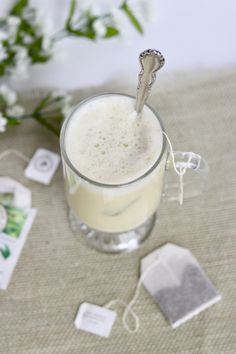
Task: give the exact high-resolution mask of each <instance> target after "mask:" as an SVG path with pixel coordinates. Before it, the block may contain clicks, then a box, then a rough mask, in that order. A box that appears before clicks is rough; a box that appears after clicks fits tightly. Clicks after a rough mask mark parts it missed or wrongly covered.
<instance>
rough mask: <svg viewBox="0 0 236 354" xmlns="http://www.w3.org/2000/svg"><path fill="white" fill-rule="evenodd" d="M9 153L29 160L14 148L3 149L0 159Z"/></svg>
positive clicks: (28, 159)
mask: <svg viewBox="0 0 236 354" xmlns="http://www.w3.org/2000/svg"><path fill="white" fill-rule="evenodd" d="M10 154H14V155H16V156H17V157H19V158H21V159H22V160H24V161H25V162H29V161H30V158H29V157H27V156H26V155H25V154H23V153H22V152H20V151H18V150H15V149H7V150H5V151H3V152H2V153H1V154H0V160H1V159H3V158H4V157H6V156H8V155H10Z"/></svg>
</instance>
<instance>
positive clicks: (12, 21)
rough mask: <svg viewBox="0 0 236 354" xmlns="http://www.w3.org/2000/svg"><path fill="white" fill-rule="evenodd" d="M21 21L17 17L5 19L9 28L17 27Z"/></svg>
mask: <svg viewBox="0 0 236 354" xmlns="http://www.w3.org/2000/svg"><path fill="white" fill-rule="evenodd" d="M20 22H21V20H20V19H19V17H16V16H8V17H7V24H8V26H9V27H18V26H19V24H20Z"/></svg>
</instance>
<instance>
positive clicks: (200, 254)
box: [0, 69, 236, 354]
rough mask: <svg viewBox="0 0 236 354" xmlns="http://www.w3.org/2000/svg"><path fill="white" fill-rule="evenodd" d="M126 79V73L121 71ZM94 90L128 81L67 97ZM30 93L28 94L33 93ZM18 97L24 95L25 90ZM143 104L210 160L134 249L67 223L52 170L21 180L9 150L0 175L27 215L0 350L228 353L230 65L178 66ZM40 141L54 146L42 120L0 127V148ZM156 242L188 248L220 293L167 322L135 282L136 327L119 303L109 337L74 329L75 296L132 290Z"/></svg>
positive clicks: (233, 270) (235, 105)
mask: <svg viewBox="0 0 236 354" xmlns="http://www.w3.org/2000/svg"><path fill="white" fill-rule="evenodd" d="M126 84H127V80H126ZM103 91H113V92H116V91H122V92H125V93H133V94H134V93H135V85H133V86H132V85H130V86H129V87H126V86H125V87H124V85H122V84H116V83H111V84H107V85H104V86H103V87H98V88H93V89H91V90H82V91H79V92H76V93H75V97H76V99H75V102H79V101H80V100H81V99H82V98H84V97H86V96H88V95H90V94H95V93H98V92H103ZM34 100H37V98H34ZM26 101H27V102H28V103H27V104H28V105H30V104H32V100H30V99H29V97H28V98H27V100H26ZM149 103H151V105H153V107H154V108H155V109H157V110H158V112H159V113H160V115H161V117H162V119H163V122H164V125H165V128H166V131H167V132H168V134H169V137H170V138H171V140H172V143H173V146H174V149H175V150H183V151H194V152H196V153H199V154H201V155H202V156H204V157H205V158H206V160H207V161H208V163H209V167H210V174H209V185H208V189H207V191H206V192H205V193H204V195H203V196H201V197H198V198H194V199H189V200H186V201H185V202H184V204H183V206H181V207H180V206H179V205H178V203H177V202H172V203H171V202H165V201H163V202H162V204H161V207H160V210H159V213H158V220H157V223H156V226H155V229H154V231H153V232H152V234H151V236H150V237H149V238H148V239H147V240H146V241H145V243H144V244H143V245H142V247H141V248H139V249H138V250H136V251H135V252H132V253H127V254H123V255H106V254H101V253H98V252H96V251H94V250H92V249H90V248H88V247H87V246H86V245H85V243H84V241H83V240H81V239H80V238H79V237H77V238H76V237H75V236H74V234H73V233H72V232H71V230H70V227H69V224H68V218H67V207H66V201H65V195H64V186H63V178H62V169H61V168H60V169H59V170H58V171H57V173H56V175H55V176H54V178H53V181H52V183H51V184H50V185H49V186H44V185H41V184H39V183H36V182H33V181H30V180H27V179H26V178H25V177H24V174H23V171H24V169H25V167H26V164H25V162H24V161H21V160H20V159H19V158H18V157H16V156H14V155H10V156H8V157H6V158H4V159H3V160H1V161H0V174H1V175H7V176H10V177H12V178H15V179H16V180H18V181H19V182H21V183H23V184H24V185H25V186H27V187H29V188H31V189H32V192H33V206H34V207H36V208H37V211H38V213H37V216H36V219H35V222H34V224H33V227H32V230H31V232H30V234H29V236H28V239H27V242H26V244H25V247H24V249H23V252H22V254H21V257H20V259H19V262H18V264H17V267H16V269H15V272H14V274H13V277H12V280H11V283H10V285H9V287H8V289H7V290H6V291H0V353H2V354H13V353H17V354H44V353H47V354H52V353H53V354H54V353H55V354H62V353H63V354H64V353H68V354H74V353H75V354H78V353H79V354H87V353H89V354H146V353H147V354H234V353H236V331H235V328H236V304H235V301H236V296H235V294H236V260H235V259H236V240H235V237H236V236H235V231H236V217H235V215H236V214H235V213H236V149H235V143H236V70H235V69H228V70H225V71H221V72H218V73H214V72H205V73H204V74H202V75H201V77H198V76H197V75H190V74H188V73H186V74H179V75H174V76H171V75H170V76H168V77H167V78H166V79H165V80H160V81H158V84H156V86H155V88H154V90H153V92H152V95H151V97H150V99H149ZM39 147H44V148H47V149H51V150H53V151H59V144H58V140H57V139H56V138H55V137H53V136H52V134H51V133H50V132H48V131H47V130H45V128H44V127H41V126H39V125H38V124H37V123H35V122H27V123H25V124H23V125H22V126H19V127H13V128H9V129H8V131H7V132H6V133H4V134H1V135H0V151H1V152H2V151H4V150H5V149H9V148H14V149H17V150H18V151H20V152H22V153H24V154H25V155H27V156H29V157H31V156H32V155H33V153H34V151H35V150H36V149H37V148H39ZM166 242H173V243H176V244H178V245H181V246H183V247H186V248H188V249H189V250H190V251H192V252H193V254H194V255H195V257H196V258H197V260H198V261H199V263H200V264H201V265H202V267H203V269H204V270H205V272H206V273H207V275H208V276H209V278H210V279H211V280H212V282H213V283H214V285H215V286H216V288H217V289H218V290H219V291H220V293H221V294H222V301H220V302H219V303H218V304H216V305H214V306H212V307H211V308H209V309H207V310H206V311H204V312H202V313H201V314H199V315H198V316H196V317H194V318H193V319H191V320H190V321H188V322H186V323H185V324H183V325H181V326H180V327H179V328H177V329H172V328H171V326H170V325H169V324H168V323H167V321H166V320H165V318H164V317H163V315H162V313H161V312H160V310H159V308H158V306H157V305H156V304H155V303H154V301H153V299H152V298H151V297H150V295H149V294H148V293H147V292H146V290H145V289H144V288H143V287H142V289H141V292H140V296H139V299H138V301H137V303H136V305H135V307H134V310H135V311H136V313H137V314H138V316H139V318H140V329H139V331H138V333H136V334H129V333H127V332H126V331H125V329H124V328H123V326H122V321H121V314H122V311H123V308H121V307H119V306H118V307H117V312H118V319H117V320H116V322H115V325H114V327H113V330H112V333H111V336H110V338H108V339H104V338H100V337H97V336H95V335H92V334H89V333H86V332H83V331H79V330H76V329H75V327H74V324H73V321H74V318H75V316H76V313H77V310H78V307H79V304H81V303H82V302H84V301H86V302H91V303H94V304H97V305H103V304H104V303H106V302H108V301H110V300H112V299H116V298H120V299H122V300H123V301H125V302H128V301H129V300H130V299H131V297H132V295H133V292H134V289H135V286H136V283H137V280H138V276H139V265H140V260H141V258H142V257H143V256H144V255H146V254H148V253H149V252H150V251H152V250H154V249H155V248H157V247H159V246H160V245H163V244H164V243H166Z"/></svg>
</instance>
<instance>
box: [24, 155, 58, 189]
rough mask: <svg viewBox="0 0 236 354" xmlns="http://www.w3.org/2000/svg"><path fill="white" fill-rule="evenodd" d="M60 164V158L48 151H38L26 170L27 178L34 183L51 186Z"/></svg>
mask: <svg viewBox="0 0 236 354" xmlns="http://www.w3.org/2000/svg"><path fill="white" fill-rule="evenodd" d="M59 163H60V156H59V155H58V154H55V153H54V152H52V151H49V150H46V149H38V150H37V151H36V152H35V154H34V156H33V157H32V159H31V160H30V162H29V164H28V166H27V167H26V170H25V176H26V177H27V178H29V179H32V180H33V181H36V182H40V183H43V184H49V183H50V182H51V180H52V177H53V176H54V174H55V172H56V169H57V167H58V165H59Z"/></svg>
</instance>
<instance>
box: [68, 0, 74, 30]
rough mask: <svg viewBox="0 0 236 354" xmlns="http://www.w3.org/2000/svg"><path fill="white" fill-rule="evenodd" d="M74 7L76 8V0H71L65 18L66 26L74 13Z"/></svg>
mask: <svg viewBox="0 0 236 354" xmlns="http://www.w3.org/2000/svg"><path fill="white" fill-rule="evenodd" d="M75 9H76V0H71V2H70V10H69V15H68V18H67V20H66V27H68V26H70V23H71V21H72V18H73V16H74V13H75Z"/></svg>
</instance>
